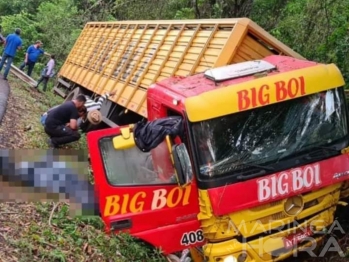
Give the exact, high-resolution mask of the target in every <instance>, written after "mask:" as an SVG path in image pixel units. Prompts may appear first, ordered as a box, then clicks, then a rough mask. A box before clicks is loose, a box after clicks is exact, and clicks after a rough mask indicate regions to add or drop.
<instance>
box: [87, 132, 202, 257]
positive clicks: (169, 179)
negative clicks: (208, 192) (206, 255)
mask: <svg viewBox="0 0 349 262" xmlns="http://www.w3.org/2000/svg"><path fill="white" fill-rule="evenodd" d="M121 128H125V127H121ZM121 128H119V127H118V128H108V129H104V130H99V131H93V132H90V133H88V136H87V138H88V147H89V151H90V159H91V165H92V169H93V174H94V180H95V192H96V197H97V198H98V200H99V203H100V214H101V216H102V219H103V220H104V222H105V224H106V227H107V230H111V231H124V230H127V231H128V232H130V233H131V234H132V235H133V236H135V237H138V238H140V239H142V240H144V241H145V242H147V243H150V244H152V245H153V246H156V247H159V248H160V247H161V248H162V250H163V251H164V252H165V253H166V254H169V253H173V252H176V251H180V250H183V249H185V248H188V247H192V246H201V245H203V244H204V243H203V241H204V239H203V236H202V231H201V229H200V223H199V221H198V220H197V214H198V213H199V205H198V191H197V187H196V183H195V181H194V180H193V181H192V183H191V184H189V185H187V186H185V187H184V188H181V187H180V186H178V184H177V183H176V179H175V176H174V175H175V170H174V168H173V166H172V165H168V163H169V162H170V161H171V157H170V153H169V152H170V151H169V149H168V147H167V143H166V139H165V140H164V141H163V143H161V144H160V145H159V146H158V147H157V148H155V149H153V150H152V151H151V152H149V153H144V152H142V151H141V150H139V149H138V148H137V147H136V146H131V147H129V148H127V149H115V146H114V144H113V139H114V138H115V137H118V136H121V135H123V134H121V131H120V130H121ZM153 159H154V161H153ZM155 162H156V163H155ZM169 166H170V168H169ZM189 235H190V237H189Z"/></svg>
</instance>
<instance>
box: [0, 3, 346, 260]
mask: <svg viewBox="0 0 349 262" xmlns="http://www.w3.org/2000/svg"><path fill="white" fill-rule="evenodd" d="M140 10H142V11H141V12H140ZM227 17H250V18H251V19H252V20H254V21H255V22H257V23H258V24H259V25H260V26H262V27H263V28H265V29H266V30H267V31H269V32H270V33H271V34H273V35H274V36H276V37H277V38H278V39H279V40H280V41H282V42H284V43H285V44H286V45H289V46H290V47H291V48H293V49H294V50H296V51H297V52H299V53H300V54H302V55H303V56H304V57H306V58H308V59H311V60H315V61H318V62H326V63H332V62H333V63H336V64H337V65H338V66H339V68H340V69H341V71H342V73H343V75H344V77H345V79H346V82H349V35H348V28H349V0H322V1H319V0H194V1H192V0H147V1H145V0H133V1H129V0H26V1H23V0H12V1H8V0H7V1H5V0H0V23H1V25H2V27H3V32H2V33H3V35H5V36H6V35H8V34H10V33H12V32H13V31H14V29H15V28H16V27H20V28H21V29H22V38H23V41H24V46H23V47H24V48H23V50H21V51H20V52H18V54H17V57H16V59H15V61H14V64H15V65H16V66H18V65H19V64H20V63H21V62H22V61H23V59H24V52H25V50H26V49H27V47H28V46H29V45H30V44H32V43H33V42H34V41H36V40H38V39H39V40H41V41H43V42H44V48H45V51H47V52H49V53H52V54H56V58H57V64H58V68H56V69H57V71H59V67H60V66H62V64H63V63H64V61H65V59H66V58H67V55H68V54H69V52H70V49H71V47H72V46H73V44H74V42H75V40H76V39H77V37H78V36H79V33H80V32H81V29H82V28H83V27H84V25H85V24H86V22H88V21H106V20H146V19H198V18H227ZM0 51H1V52H2V47H0ZM46 62H47V58H46V57H42V58H41V59H40V61H39V62H38V63H37V65H36V67H35V72H34V75H33V78H34V79H37V77H38V75H39V72H40V70H41V69H42V68H43V66H44V64H46ZM52 84H53V81H51V82H50V86H51V87H52ZM10 85H11V97H10V100H9V106H8V109H7V113H6V116H5V118H4V120H3V122H2V124H1V126H0V136H1V139H2V143H1V145H0V146H1V147H2V148H47V144H46V135H45V134H44V132H43V129H42V126H41V125H40V123H39V117H40V114H41V113H43V112H44V111H46V110H47V109H48V108H49V107H51V106H53V105H56V104H58V103H60V102H62V99H61V98H59V97H57V96H55V95H53V94H51V93H49V92H48V93H47V94H41V93H38V92H36V91H34V90H32V89H30V88H29V87H26V86H24V85H23V84H22V82H20V81H18V80H16V79H14V78H12V77H11V78H10ZM69 148H76V149H79V148H80V149H81V148H86V139H85V138H84V137H83V138H82V139H81V140H80V141H79V142H78V143H73V144H72V145H70V146H69ZM52 210H53V212H52ZM68 211H69V203H60V204H59V206H58V207H57V208H56V209H55V210H54V205H53V204H52V203H38V204H27V203H1V204H0V225H1V226H0V227H1V230H0V244H1V245H2V246H1V249H0V261H3V259H5V260H4V261H28V262H29V261H147V262H148V261H149V262H151V261H164V259H163V257H162V256H161V255H160V254H159V252H155V253H154V252H150V251H149V249H147V248H145V247H144V246H142V245H140V244H139V243H137V242H135V241H134V240H133V239H132V238H131V237H130V236H128V235H126V234H123V235H119V236H112V237H111V236H108V235H106V234H104V232H103V223H102V221H101V220H100V219H99V218H96V217H92V218H91V217H85V218H81V217H80V218H79V217H76V218H70V217H69V216H68ZM51 214H52V217H51V219H50V216H51ZM4 240H5V241H4ZM3 245H5V246H3Z"/></svg>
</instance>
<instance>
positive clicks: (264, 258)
mask: <svg viewBox="0 0 349 262" xmlns="http://www.w3.org/2000/svg"><path fill="white" fill-rule="evenodd" d="M335 210H336V207H335V206H333V207H330V208H328V209H326V210H324V211H322V212H321V213H319V214H317V215H314V216H313V217H311V218H310V219H308V220H306V221H305V222H303V223H301V224H299V225H297V226H295V227H292V228H288V229H286V230H283V231H280V232H276V233H274V234H269V235H266V236H259V237H255V238H252V239H247V240H245V241H238V240H237V239H231V240H227V241H224V242H220V243H210V244H207V245H205V246H204V255H205V257H206V261H209V262H211V261H212V262H224V261H234V262H269V261H270V262H271V261H281V260H283V259H285V258H288V257H290V256H294V257H297V256H298V254H299V252H300V251H304V250H307V249H308V252H309V249H310V250H311V251H312V252H314V249H315V248H316V246H317V243H318V242H319V241H321V240H322V239H323V237H324V233H321V232H324V231H323V230H325V229H326V228H328V227H329V226H330V225H331V224H332V223H333V219H334V212H335ZM309 226H312V229H313V231H314V232H316V233H315V234H312V235H311V236H309V237H308V238H307V239H306V241H304V242H302V243H298V244H296V245H295V246H293V248H291V249H290V248H285V246H284V240H283V239H284V238H285V237H287V236H289V235H290V234H292V233H294V232H296V231H297V230H304V229H305V228H307V227H309Z"/></svg>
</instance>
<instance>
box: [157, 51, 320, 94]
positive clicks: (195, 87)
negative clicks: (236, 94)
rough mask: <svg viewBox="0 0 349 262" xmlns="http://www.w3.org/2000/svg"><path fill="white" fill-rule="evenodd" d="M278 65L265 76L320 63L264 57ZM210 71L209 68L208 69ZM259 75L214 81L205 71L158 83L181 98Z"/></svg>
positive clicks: (252, 78)
mask: <svg viewBox="0 0 349 262" xmlns="http://www.w3.org/2000/svg"><path fill="white" fill-rule="evenodd" d="M262 60H263V61H266V62H269V63H270V64H272V65H274V66H275V67H276V70H270V71H269V72H263V73H265V74H264V75H263V76H271V75H277V74H280V73H285V72H289V71H293V70H297V69H302V68H307V67H310V66H315V65H318V63H316V62H312V61H307V60H299V59H294V58H292V57H287V56H277V55H272V56H268V57H265V58H263V59H262ZM208 71H209V70H208ZM256 77H259V74H258V73H257V74H250V75H246V76H242V77H236V78H233V77H232V78H231V79H227V80H226V81H220V82H217V81H214V80H212V79H210V78H208V77H206V76H205V74H204V73H200V74H196V75H193V76H188V77H178V76H173V77H170V78H168V79H165V80H163V81H160V82H158V83H157V85H159V86H162V87H164V88H166V89H167V90H170V91H172V92H174V93H176V94H177V95H178V97H181V98H187V97H192V96H197V95H200V94H202V93H205V92H208V91H211V90H216V89H219V88H222V87H226V86H231V85H236V84H239V83H244V82H247V81H252V80H254V79H256Z"/></svg>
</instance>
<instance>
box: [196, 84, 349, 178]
mask: <svg viewBox="0 0 349 262" xmlns="http://www.w3.org/2000/svg"><path fill="white" fill-rule="evenodd" d="M192 129H193V136H194V144H195V145H196V152H197V156H198V159H197V160H198V164H199V170H200V175H201V176H200V177H201V179H209V178H210V177H218V176H219V177H221V176H225V175H235V177H237V180H239V178H240V180H241V179H244V176H245V180H246V177H253V173H254V172H255V173H256V172H257V170H258V171H259V172H260V171H266V172H268V171H270V172H275V171H277V170H275V167H278V168H277V169H280V168H281V169H282V167H280V164H282V162H286V161H288V162H289V161H290V159H296V162H295V161H293V165H294V166H295V165H297V163H298V165H301V164H302V161H303V160H302V159H308V160H309V158H312V157H311V154H313V152H315V151H316V150H320V149H321V150H322V151H321V153H320V154H317V156H316V157H315V158H316V160H315V159H312V160H313V161H319V160H322V159H325V158H326V157H329V155H331V154H332V156H333V155H334V154H338V153H339V152H340V149H341V148H335V147H336V145H338V147H340V146H341V145H339V144H338V143H346V139H347V132H348V126H347V116H346V109H345V97H344V92H343V89H340V88H337V89H332V90H329V91H325V92H321V93H317V94H314V95H309V96H305V97H301V98H297V99H293V100H289V101H286V102H281V103H277V104H273V105H269V106H265V107H261V108H257V109H253V110H248V111H245V112H241V113H236V114H232V115H227V116H224V117H219V118H215V119H211V120H207V121H202V122H198V123H194V124H193V125H192ZM310 152H312V153H311V154H310ZM304 154H308V157H304ZM283 167H284V168H285V166H283ZM286 168H290V167H286ZM266 172H264V173H266ZM270 172H269V173H270ZM261 175H263V172H262V174H261ZM257 176H258V175H257Z"/></svg>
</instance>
